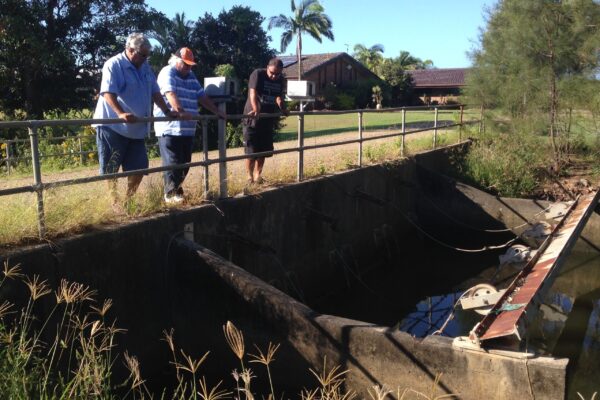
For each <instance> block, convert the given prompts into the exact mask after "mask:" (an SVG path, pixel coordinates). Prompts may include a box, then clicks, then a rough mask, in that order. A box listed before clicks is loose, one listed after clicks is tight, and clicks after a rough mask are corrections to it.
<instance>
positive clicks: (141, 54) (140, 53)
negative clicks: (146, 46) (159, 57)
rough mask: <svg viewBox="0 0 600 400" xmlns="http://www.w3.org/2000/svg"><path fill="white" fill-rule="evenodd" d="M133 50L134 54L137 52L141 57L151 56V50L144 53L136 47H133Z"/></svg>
mask: <svg viewBox="0 0 600 400" xmlns="http://www.w3.org/2000/svg"><path fill="white" fill-rule="evenodd" d="M131 52H132V53H133V54H137V55H138V56H140V57H142V58H144V59H145V58H148V57H150V52H147V53H142V52H141V51H137V50H134V49H131Z"/></svg>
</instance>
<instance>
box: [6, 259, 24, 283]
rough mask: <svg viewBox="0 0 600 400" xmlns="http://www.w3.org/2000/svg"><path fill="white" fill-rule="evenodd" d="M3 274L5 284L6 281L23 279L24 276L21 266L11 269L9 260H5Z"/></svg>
mask: <svg viewBox="0 0 600 400" xmlns="http://www.w3.org/2000/svg"><path fill="white" fill-rule="evenodd" d="M2 274H3V275H4V278H2V282H4V279H16V278H21V277H23V274H21V264H17V265H14V266H12V267H9V264H8V260H5V261H4V268H3V270H2Z"/></svg>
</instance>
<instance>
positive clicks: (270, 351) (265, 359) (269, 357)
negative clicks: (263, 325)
mask: <svg viewBox="0 0 600 400" xmlns="http://www.w3.org/2000/svg"><path fill="white" fill-rule="evenodd" d="M254 347H256V350H257V351H258V355H256V354H248V355H249V356H250V357H251V358H252V360H250V362H251V363H260V364H264V365H267V366H268V365H269V364H271V363H272V362H273V361H275V353H276V352H277V349H279V344H277V345H273V343H271V342H269V345H268V347H267V352H266V354H263V352H262V351H261V350H260V348H259V347H258V346H257V345H254Z"/></svg>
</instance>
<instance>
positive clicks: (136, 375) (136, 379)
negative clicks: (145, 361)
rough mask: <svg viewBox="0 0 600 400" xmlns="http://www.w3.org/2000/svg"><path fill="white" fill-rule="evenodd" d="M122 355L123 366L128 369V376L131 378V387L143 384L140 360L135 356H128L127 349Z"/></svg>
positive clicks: (134, 387)
mask: <svg viewBox="0 0 600 400" xmlns="http://www.w3.org/2000/svg"><path fill="white" fill-rule="evenodd" d="M123 357H124V358H125V366H126V367H127V369H128V370H129V373H130V378H132V379H133V381H132V383H131V388H132V389H136V388H138V387H139V386H141V385H143V384H144V380H143V379H142V374H141V373H140V362H139V361H138V359H137V357H136V356H130V355H129V353H128V352H127V351H126V352H125V354H124V355H123Z"/></svg>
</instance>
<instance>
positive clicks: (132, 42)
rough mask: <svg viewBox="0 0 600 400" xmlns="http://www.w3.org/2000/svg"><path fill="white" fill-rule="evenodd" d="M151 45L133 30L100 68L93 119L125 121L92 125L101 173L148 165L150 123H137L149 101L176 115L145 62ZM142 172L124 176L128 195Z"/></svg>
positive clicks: (146, 112)
mask: <svg viewBox="0 0 600 400" xmlns="http://www.w3.org/2000/svg"><path fill="white" fill-rule="evenodd" d="M151 48H152V46H151V44H150V41H149V40H148V38H146V36H144V35H143V34H141V33H132V34H131V35H129V36H128V37H127V42H126V44H125V51H124V52H122V53H120V54H117V55H116V56H114V57H112V58H110V59H109V60H108V61H106V63H105V64H104V67H103V68H102V82H101V84H100V96H99V98H98V104H97V105H96V110H95V112H94V119H121V120H123V121H125V122H124V123H116V124H114V123H113V124H95V125H94V127H95V128H96V133H97V135H96V142H97V144H98V158H99V161H100V174H110V173H115V172H118V171H119V167H122V168H123V171H133V170H138V169H145V168H148V154H147V153H146V147H145V146H144V138H145V137H146V136H147V135H148V131H149V127H150V124H149V123H147V122H137V123H136V121H137V119H138V117H149V116H150V115H151V114H150V109H151V106H152V102H154V103H156V105H157V106H158V107H159V108H160V109H161V110H163V111H164V112H165V115H167V116H169V117H178V116H179V114H178V113H177V112H176V111H171V110H169V108H168V107H167V104H166V103H165V100H164V99H163V97H162V96H161V95H160V90H159V88H158V85H157V84H156V77H155V76H154V73H153V72H152V69H151V68H150V66H149V65H148V63H147V62H146V60H147V59H148V56H149V55H150V50H151ZM142 177H143V175H142V174H140V175H131V176H129V177H128V179H127V198H130V197H131V196H132V195H133V194H134V193H135V191H136V190H137V188H138V186H139V185H140V182H141V181H142ZM109 187H110V189H111V192H112V195H113V201H115V203H116V201H117V195H116V180H113V181H111V182H109Z"/></svg>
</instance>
